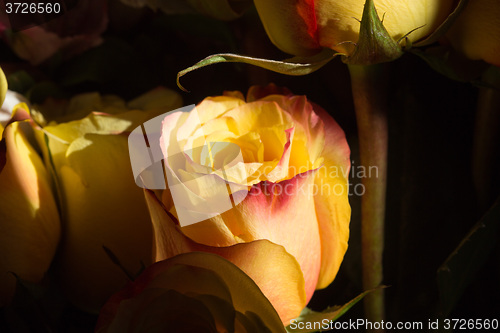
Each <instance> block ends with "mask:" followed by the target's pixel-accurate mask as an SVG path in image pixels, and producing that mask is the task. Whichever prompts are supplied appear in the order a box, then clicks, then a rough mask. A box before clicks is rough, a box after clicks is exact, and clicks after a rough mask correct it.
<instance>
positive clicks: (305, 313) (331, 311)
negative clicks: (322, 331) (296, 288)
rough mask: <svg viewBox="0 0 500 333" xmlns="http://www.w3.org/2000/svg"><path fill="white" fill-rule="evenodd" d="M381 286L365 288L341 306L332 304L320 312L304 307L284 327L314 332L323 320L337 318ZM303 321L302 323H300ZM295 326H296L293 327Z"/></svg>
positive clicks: (321, 325) (295, 332) (298, 331)
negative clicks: (365, 289)
mask: <svg viewBox="0 0 500 333" xmlns="http://www.w3.org/2000/svg"><path fill="white" fill-rule="evenodd" d="M381 288H385V286H380V287H378V288H375V289H371V290H367V291H365V292H363V293H361V294H359V295H358V296H356V298H354V299H352V300H351V301H349V302H347V303H346V304H344V305H342V306H340V305H339V306H333V307H329V308H327V309H326V310H324V311H322V312H316V311H313V310H311V309H309V308H304V310H302V313H301V314H300V316H299V317H298V318H296V319H293V320H292V321H293V323H291V324H290V325H288V326H287V327H286V331H287V332H289V333H292V332H293V333H308V332H316V331H318V327H323V328H325V327H324V326H325V321H328V322H332V321H336V320H337V319H339V318H340V317H341V316H342V315H343V314H344V313H346V312H347V311H348V310H349V309H350V308H352V307H353V306H354V305H355V304H356V303H358V302H359V301H360V300H362V299H363V297H365V296H366V295H368V294H369V293H371V292H373V291H375V290H379V289H381ZM300 323H303V325H300ZM295 324H296V325H295ZM295 326H297V328H295ZM298 326H303V327H304V328H298Z"/></svg>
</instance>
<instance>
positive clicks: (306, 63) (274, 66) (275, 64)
mask: <svg viewBox="0 0 500 333" xmlns="http://www.w3.org/2000/svg"><path fill="white" fill-rule="evenodd" d="M337 55H338V53H335V51H333V50H330V49H327V48H325V49H323V50H322V51H321V52H319V53H318V54H316V55H313V56H310V57H293V58H290V59H286V60H283V61H278V60H269V59H260V58H253V57H247V56H242V55H237V54H231V53H220V54H214V55H211V56H209V57H207V58H205V59H203V60H201V61H199V62H198V63H196V64H194V65H193V66H191V67H188V68H186V69H184V70H182V71H180V72H179V73H177V85H178V86H179V88H180V89H182V90H184V91H187V90H186V89H185V88H184V87H183V86H182V85H181V84H180V81H179V80H180V78H181V77H182V76H184V75H185V74H187V73H189V72H192V71H194V70H196V69H199V68H202V67H205V66H208V65H213V64H218V63H221V62H241V63H245V64H250V65H254V66H258V67H261V68H264V69H268V70H271V71H274V72H277V73H281V74H287V75H297V76H298V75H306V74H309V73H312V72H314V71H316V70H318V69H320V68H321V67H323V66H324V65H326V64H327V63H328V62H329V61H330V60H332V59H333V58H335V56H337Z"/></svg>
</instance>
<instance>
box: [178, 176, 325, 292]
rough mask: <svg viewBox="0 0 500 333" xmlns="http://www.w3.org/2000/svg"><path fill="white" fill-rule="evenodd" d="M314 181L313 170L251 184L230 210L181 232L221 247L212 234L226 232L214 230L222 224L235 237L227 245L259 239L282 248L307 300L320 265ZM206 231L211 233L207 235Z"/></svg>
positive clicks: (222, 229)
mask: <svg viewBox="0 0 500 333" xmlns="http://www.w3.org/2000/svg"><path fill="white" fill-rule="evenodd" d="M314 180H315V174H314V171H310V172H307V173H304V174H301V175H297V176H296V177H294V178H292V179H289V180H285V181H282V182H279V183H271V182H267V181H266V182H261V183H259V184H257V185H254V186H253V187H252V188H251V190H250V192H249V193H248V195H247V197H246V198H245V199H244V200H243V201H242V202H241V203H240V204H238V205H236V206H235V207H234V208H233V209H231V210H228V211H226V212H224V213H222V214H220V215H218V216H216V217H213V218H211V219H208V220H205V221H202V222H199V223H196V224H193V225H190V226H186V227H184V228H183V229H182V231H183V232H184V233H185V234H186V235H187V236H189V237H190V238H192V239H193V240H195V241H197V242H199V243H203V244H206V245H210V246H221V244H219V243H217V240H218V239H220V237H217V236H216V237H212V235H214V234H215V235H218V234H220V233H222V232H223V231H224V230H226V228H221V229H220V230H219V229H218V228H214V225H215V226H219V225H224V226H226V227H227V228H228V229H229V230H230V231H231V233H232V235H234V238H226V242H227V243H226V244H224V245H226V246H227V245H231V244H235V243H236V242H238V241H245V242H251V241H254V240H259V239H267V240H269V241H271V242H273V243H276V244H280V245H282V246H284V247H285V249H286V251H287V252H288V253H290V254H291V255H293V256H294V257H295V258H296V259H297V261H298V263H299V264H300V267H301V269H302V272H303V274H304V278H305V288H306V289H305V290H306V295H307V300H308V301H309V299H310V298H311V296H312V294H313V292H314V290H315V288H316V284H317V278H318V274H319V270H320V264H321V255H320V253H321V248H320V247H321V245H320V236H319V228H318V221H317V218H316V211H315V199H314V192H315V188H314ZM207 230H211V232H210V233H209V234H207ZM284 230H286V232H284ZM236 237H237V238H236Z"/></svg>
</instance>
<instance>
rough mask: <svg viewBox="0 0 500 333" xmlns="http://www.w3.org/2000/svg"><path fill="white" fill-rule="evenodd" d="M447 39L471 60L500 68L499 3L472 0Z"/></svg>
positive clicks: (490, 0)
mask: <svg viewBox="0 0 500 333" xmlns="http://www.w3.org/2000/svg"><path fill="white" fill-rule="evenodd" d="M447 37H448V39H449V41H450V42H451V45H452V46H453V47H454V48H455V49H457V50H459V51H461V52H463V53H464V54H465V55H466V56H467V57H468V58H471V59H475V60H478V59H480V60H484V61H486V62H488V63H490V64H493V65H495V66H500V3H499V2H498V1H497V0H472V1H469V2H468V4H467V7H465V10H464V11H463V12H462V14H461V15H460V17H459V18H458V19H457V21H456V22H455V23H454V24H453V26H452V27H451V29H450V30H449V31H448V33H447Z"/></svg>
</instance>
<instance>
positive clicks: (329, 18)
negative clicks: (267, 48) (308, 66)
mask: <svg viewBox="0 0 500 333" xmlns="http://www.w3.org/2000/svg"><path fill="white" fill-rule="evenodd" d="M254 2H255V6H256V7H257V10H258V12H259V16H260V18H261V20H262V23H263V24H264V27H265V28H266V31H267V34H268V35H269V38H270V39H271V41H272V42H273V43H274V44H275V45H276V46H277V47H278V48H280V49H281V50H282V51H284V52H286V53H289V54H293V55H301V56H302V55H311V54H314V53H317V52H318V51H319V50H320V49H321V48H322V47H327V48H331V49H334V50H336V51H338V52H342V53H346V54H349V53H350V52H352V50H353V46H352V43H343V44H340V43H342V42H354V43H355V42H357V40H358V34H359V21H358V20H361V15H362V13H363V6H364V4H365V0H347V1H334V0H319V1H311V0H299V1H288V0H278V1H266V0H254ZM453 3H454V1H453V0H378V1H375V7H376V9H377V12H378V14H379V16H380V17H381V18H382V16H383V17H384V22H383V23H384V26H385V28H386V29H387V31H388V32H389V34H390V35H391V36H392V37H393V38H394V39H396V40H397V39H399V38H401V37H403V36H404V35H406V34H407V33H409V32H410V31H412V30H414V29H416V28H419V29H417V30H415V31H413V32H412V33H411V34H410V35H409V36H408V38H409V39H410V40H411V41H418V40H420V39H422V38H424V37H426V36H427V35H429V34H430V33H432V32H433V31H434V30H435V29H436V28H437V27H438V26H439V25H440V24H441V23H442V22H443V21H444V20H445V19H446V17H447V16H448V15H449V14H450V12H451V10H452V5H453ZM350 44H351V45H350Z"/></svg>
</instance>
